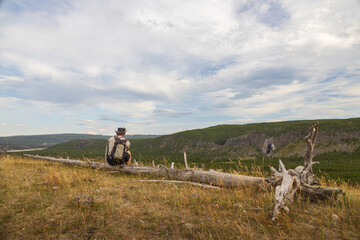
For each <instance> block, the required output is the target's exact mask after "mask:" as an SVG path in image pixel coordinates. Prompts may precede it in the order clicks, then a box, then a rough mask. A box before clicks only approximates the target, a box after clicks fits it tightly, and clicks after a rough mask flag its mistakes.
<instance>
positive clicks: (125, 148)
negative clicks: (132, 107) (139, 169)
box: [106, 127, 131, 166]
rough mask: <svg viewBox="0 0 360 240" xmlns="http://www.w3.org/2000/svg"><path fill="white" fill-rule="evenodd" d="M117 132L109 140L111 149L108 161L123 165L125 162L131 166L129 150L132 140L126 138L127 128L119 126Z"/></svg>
mask: <svg viewBox="0 0 360 240" xmlns="http://www.w3.org/2000/svg"><path fill="white" fill-rule="evenodd" d="M115 132H116V136H113V137H111V138H109V140H108V145H109V149H108V153H107V157H106V161H107V162H108V163H109V164H110V165H112V166H114V165H121V166H122V165H124V164H126V165H127V166H129V165H130V162H131V152H130V151H129V148H130V142H129V141H128V140H126V138H125V133H126V128H124V127H123V128H118V130H117V131H116V130H115Z"/></svg>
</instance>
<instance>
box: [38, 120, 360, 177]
mask: <svg viewBox="0 0 360 240" xmlns="http://www.w3.org/2000/svg"><path fill="white" fill-rule="evenodd" d="M318 121H319V136H318V140H317V144H316V147H315V151H314V154H315V158H314V161H320V166H319V165H316V166H314V169H315V171H318V172H320V171H322V173H321V174H324V173H326V174H329V175H330V176H331V177H332V178H341V179H345V180H351V181H356V182H360V118H352V119H332V120H318ZM314 123H315V120H312V121H307V120H306V121H287V122H272V123H254V124H245V125H219V126H214V127H209V128H204V129H196V130H189V131H184V132H179V133H175V134H171V135H165V136H160V137H156V138H148V139H132V140H131V151H132V156H133V159H136V160H137V161H138V162H143V163H151V161H155V162H156V163H157V164H159V163H161V164H168V163H170V162H175V163H176V164H182V163H183V153H184V152H186V153H187V156H188V160H189V162H190V165H191V166H198V167H199V166H202V165H204V167H205V168H207V169H208V168H213V169H218V168H221V169H225V170H231V169H235V170H244V171H247V170H248V169H251V168H253V167H254V166H255V167H260V168H261V169H262V170H264V171H268V169H269V166H278V160H279V158H281V159H282V160H283V162H284V163H285V165H286V167H289V168H293V167H296V166H299V165H303V156H304V154H305V150H306V144H305V142H304V137H305V136H306V135H307V133H308V131H309V128H310V127H311V126H312V125H313V124H314ZM269 143H271V144H272V145H273V149H272V150H273V151H271V152H269V153H268V154H264V150H267V149H268V147H269ZM105 145H106V140H105V139H85V140H71V141H69V142H65V143H61V144H58V145H55V146H52V147H49V148H48V149H45V150H42V151H36V152H34V153H36V154H39V155H47V156H54V157H56V156H61V157H66V156H69V157H74V158H82V157H88V158H100V161H104V150H105Z"/></svg>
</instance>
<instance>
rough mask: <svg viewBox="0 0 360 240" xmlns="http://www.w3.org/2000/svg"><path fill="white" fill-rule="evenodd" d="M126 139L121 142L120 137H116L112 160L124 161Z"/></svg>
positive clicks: (111, 154) (111, 155)
mask: <svg viewBox="0 0 360 240" xmlns="http://www.w3.org/2000/svg"><path fill="white" fill-rule="evenodd" d="M125 144H126V139H124V140H121V139H120V138H119V137H117V136H115V143H114V147H113V149H112V150H111V153H110V156H109V157H110V158H111V159H113V160H118V161H123V158H124V155H125V154H124V153H125V151H126V145H125Z"/></svg>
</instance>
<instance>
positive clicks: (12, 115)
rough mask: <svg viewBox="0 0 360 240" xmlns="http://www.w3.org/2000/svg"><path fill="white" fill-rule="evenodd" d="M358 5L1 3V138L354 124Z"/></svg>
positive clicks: (282, 0) (202, 0) (359, 56)
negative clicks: (266, 124)
mask: <svg viewBox="0 0 360 240" xmlns="http://www.w3.org/2000/svg"><path fill="white" fill-rule="evenodd" d="M359 13H360V1H359V0H342V1H339V0H326V1H325V0H317V1H313V0H302V1H293V0H279V1H277V0H274V1H271V0H182V1H169V0H156V1H155V0H137V1H133V0H128V1H126V0H102V1H98V0H69V1H65V0H56V1H54V0H37V1H30V0H0V136H12V135H32V134H49V133H90V134H102V135H113V134H114V130H115V129H117V128H118V127H126V128H127V129H128V133H129V134H169V133H174V132H179V131H183V130H189V129H196V128H205V127H209V126H214V125H219V124H246V123H255V122H273V121H288V120H302V119H329V118H337V119H339V118H352V117H359V116H360V14H359Z"/></svg>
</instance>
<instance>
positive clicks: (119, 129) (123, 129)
mask: <svg viewBox="0 0 360 240" xmlns="http://www.w3.org/2000/svg"><path fill="white" fill-rule="evenodd" d="M115 132H116V134H117V135H121V136H124V135H125V133H126V132H127V130H126V128H124V127H122V128H118V130H117V131H116V130H115Z"/></svg>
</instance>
